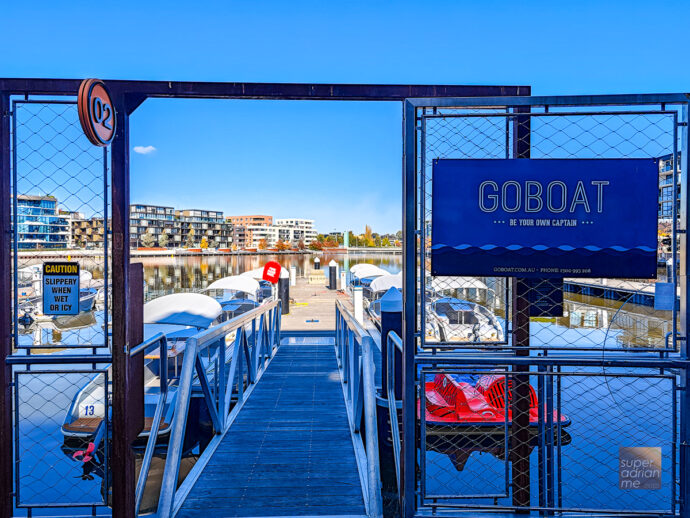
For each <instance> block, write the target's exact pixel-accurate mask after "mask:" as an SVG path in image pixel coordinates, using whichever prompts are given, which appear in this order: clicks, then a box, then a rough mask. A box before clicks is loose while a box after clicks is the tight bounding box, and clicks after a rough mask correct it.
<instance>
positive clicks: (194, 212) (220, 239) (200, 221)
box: [175, 209, 232, 248]
mask: <svg viewBox="0 0 690 518" xmlns="http://www.w3.org/2000/svg"><path fill="white" fill-rule="evenodd" d="M175 216H176V219H177V221H178V222H179V225H180V232H181V239H182V242H183V243H184V242H185V241H186V240H187V236H188V234H189V231H190V230H191V229H193V230H194V234H193V235H194V237H193V239H192V240H193V241H194V243H195V246H199V243H201V240H202V239H203V238H206V242H207V243H208V246H209V247H210V248H228V247H230V245H231V243H232V223H229V222H227V221H226V219H225V218H224V217H223V213H222V212H219V211H215V210H201V209H185V210H177V211H175Z"/></svg>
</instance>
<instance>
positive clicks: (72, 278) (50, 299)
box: [43, 263, 79, 315]
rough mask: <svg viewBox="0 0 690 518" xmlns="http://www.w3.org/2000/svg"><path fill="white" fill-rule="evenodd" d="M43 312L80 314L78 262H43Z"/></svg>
mask: <svg viewBox="0 0 690 518" xmlns="http://www.w3.org/2000/svg"><path fill="white" fill-rule="evenodd" d="M43 314H44V315H77V314H79V264H78V263H43Z"/></svg>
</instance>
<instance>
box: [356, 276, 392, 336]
mask: <svg viewBox="0 0 690 518" xmlns="http://www.w3.org/2000/svg"><path fill="white" fill-rule="evenodd" d="M391 288H395V289H397V290H399V291H402V272H400V273H397V274H395V275H391V274H388V275H381V276H378V277H376V278H374V279H373V280H372V281H371V283H370V284H369V286H368V287H367V288H365V289H364V294H363V295H364V297H363V298H364V309H365V311H366V312H367V313H368V314H369V317H370V318H371V319H372V320H373V322H374V324H375V325H376V326H377V327H379V328H380V327H381V302H380V299H381V297H382V296H383V295H384V294H385V293H386V292H387V291H388V290H390V289H391Z"/></svg>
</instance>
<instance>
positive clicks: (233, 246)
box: [232, 243, 237, 252]
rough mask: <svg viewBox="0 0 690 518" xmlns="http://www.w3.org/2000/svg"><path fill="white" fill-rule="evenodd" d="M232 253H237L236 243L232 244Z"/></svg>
mask: <svg viewBox="0 0 690 518" xmlns="http://www.w3.org/2000/svg"><path fill="white" fill-rule="evenodd" d="M232 251H233V252H237V243H233V244H232Z"/></svg>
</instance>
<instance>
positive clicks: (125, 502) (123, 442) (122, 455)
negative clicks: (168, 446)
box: [110, 94, 136, 518]
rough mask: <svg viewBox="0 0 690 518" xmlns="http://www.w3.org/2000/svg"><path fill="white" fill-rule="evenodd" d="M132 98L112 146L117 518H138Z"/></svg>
mask: <svg viewBox="0 0 690 518" xmlns="http://www.w3.org/2000/svg"><path fill="white" fill-rule="evenodd" d="M125 101H126V98H125V96H124V95H123V94H119V95H116V97H115V104H116V113H117V133H116V135H115V138H114V139H113V142H112V144H111V160H112V162H111V171H112V221H113V222H112V242H113V246H112V277H113V288H112V296H113V305H112V328H113V334H112V354H113V395H112V398H113V403H112V416H113V417H112V445H113V447H112V457H111V463H110V466H111V471H112V481H113V493H112V494H113V501H112V508H113V518H133V517H134V507H135V498H134V492H135V484H136V477H135V468H134V455H133V453H132V450H131V448H130V444H129V440H128V439H129V433H128V432H129V430H131V426H130V416H129V413H128V411H127V395H128V394H129V389H130V383H129V365H128V360H129V349H130V348H131V347H132V346H134V345H136V344H130V343H129V341H128V339H129V325H128V324H129V322H128V314H127V297H128V293H129V114H128V113H127V105H126V102H125Z"/></svg>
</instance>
